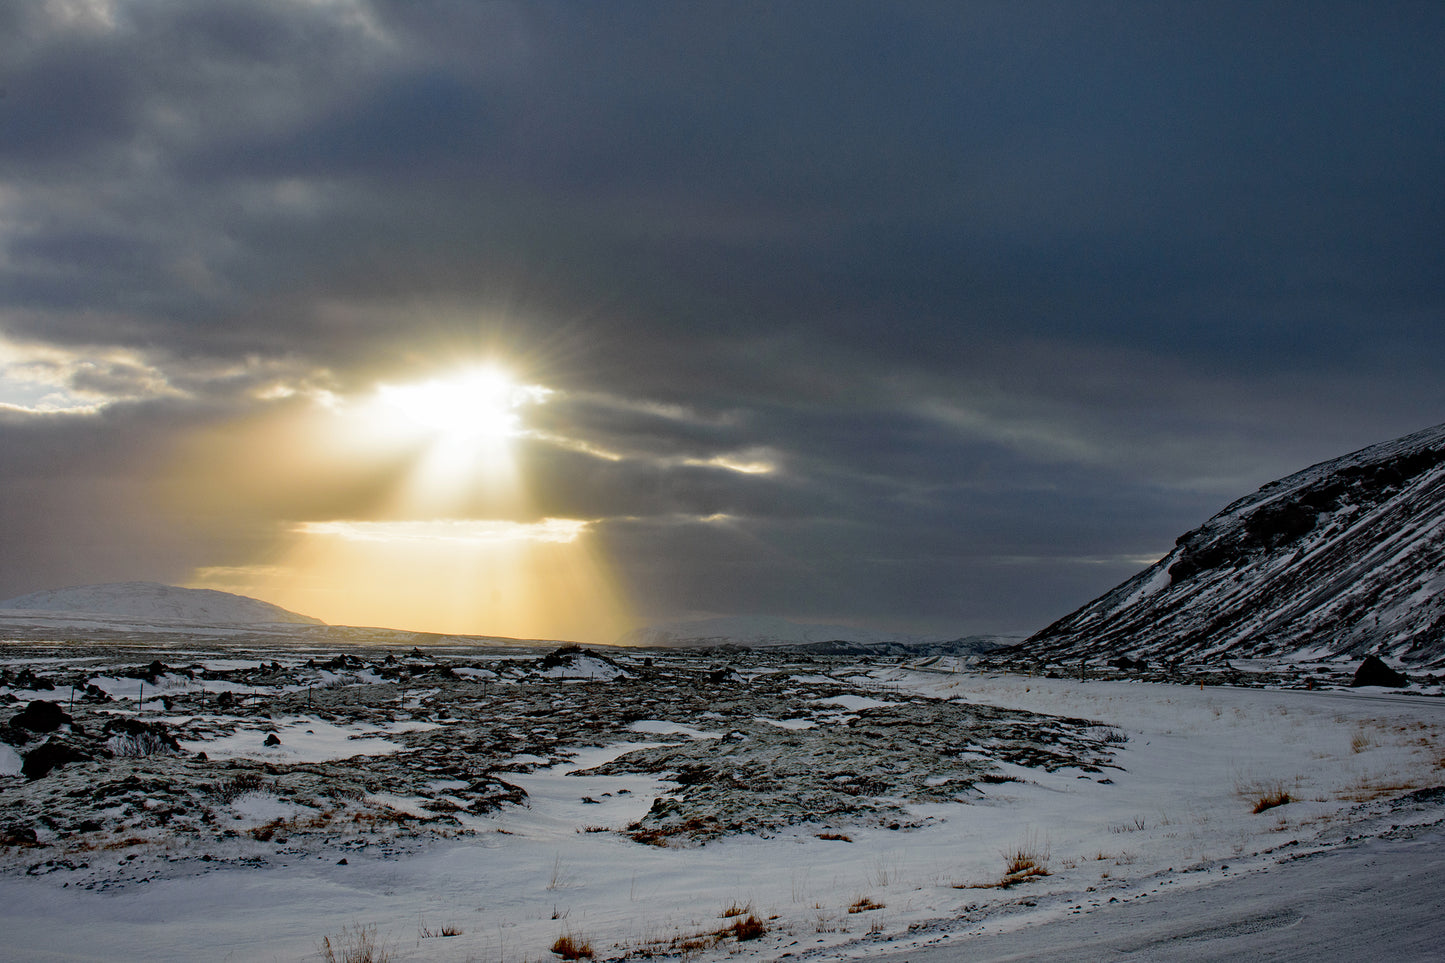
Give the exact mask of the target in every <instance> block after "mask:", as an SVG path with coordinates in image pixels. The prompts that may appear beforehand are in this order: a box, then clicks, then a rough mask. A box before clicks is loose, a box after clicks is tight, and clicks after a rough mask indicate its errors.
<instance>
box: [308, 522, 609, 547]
mask: <svg viewBox="0 0 1445 963" xmlns="http://www.w3.org/2000/svg"><path fill="white" fill-rule="evenodd" d="M590 524H591V523H590V522H586V521H581V520H578V519H573V518H544V519H542V520H541V521H539V522H511V521H500V520H492V519H431V520H425V521H389V522H366V521H325V522H303V523H302V524H300V525H297V526H296V527H295V529H294V531H296V532H298V533H300V534H303V535H329V536H333V537H335V538H343V539H347V540H349V541H354V542H391V543H398V542H409V543H427V542H450V543H458V544H470V545H489V544H497V543H505V542H556V543H559V544H567V543H569V542H573V541H576V540H577V537H578V536H579V535H581V534H582V533H583V532H585V531H587V529H588V527H589V525H590Z"/></svg>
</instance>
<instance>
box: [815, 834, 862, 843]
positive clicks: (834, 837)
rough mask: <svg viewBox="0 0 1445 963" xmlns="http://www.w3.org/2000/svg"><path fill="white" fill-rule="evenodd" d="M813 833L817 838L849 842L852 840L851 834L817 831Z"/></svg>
mask: <svg viewBox="0 0 1445 963" xmlns="http://www.w3.org/2000/svg"><path fill="white" fill-rule="evenodd" d="M815 835H817V837H818V838H819V839H831V840H833V841H835V842H840V843H851V842H852V841H853V837H852V836H845V835H843V834H842V833H817V834H815Z"/></svg>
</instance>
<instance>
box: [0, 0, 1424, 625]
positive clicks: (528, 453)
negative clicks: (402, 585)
mask: <svg viewBox="0 0 1445 963" xmlns="http://www.w3.org/2000/svg"><path fill="white" fill-rule="evenodd" d="M62 9H63V5H59V4H40V3H36V4H17V5H11V6H9V7H7V8H6V9H5V10H4V11H3V12H0V38H3V39H0V63H4V64H5V67H4V76H3V77H0V86H3V88H4V94H5V96H4V97H3V99H0V225H3V226H0V334H5V335H8V336H10V337H11V338H15V339H21V340H29V341H40V342H45V343H48V344H52V345H59V346H70V347H71V348H73V349H74V350H76V351H85V350H90V349H91V347H92V346H110V347H114V348H124V349H128V350H130V351H132V352H134V357H135V358H136V359H138V361H137V364H138V365H139V366H138V367H136V366H133V367H131V368H129V369H127V368H125V367H124V366H121V365H119V364H111V365H110V366H109V367H107V368H105V369H104V370H101V369H93V370H88V371H86V372H75V373H72V374H70V375H67V377H69V378H70V379H71V381H70V384H71V386H72V387H73V388H75V389H76V390H89V391H91V392H92V393H94V394H97V395H99V396H105V397H112V398H115V399H121V400H124V403H125V404H130V405H132V406H133V407H134V411H133V412H131V413H130V414H128V415H126V416H125V417H124V418H121V417H118V416H114V415H112V416H109V420H108V421H107V422H106V424H107V431H109V432H110V433H112V434H115V435H126V434H127V433H132V432H142V433H144V432H151V431H155V432H164V431H166V430H181V429H179V428H175V427H174V425H173V424H172V422H171V421H169V420H167V419H168V418H169V417H170V416H169V415H167V416H165V417H162V415H161V414H160V412H162V411H167V412H168V411H172V410H173V408H174V406H177V405H179V406H181V407H185V405H187V404H189V405H191V406H203V407H205V406H209V407H208V408H207V413H206V414H204V415H203V416H202V415H196V416H195V417H197V418H199V419H201V420H203V421H204V420H206V419H212V418H218V417H220V416H221V412H222V411H236V412H241V411H244V410H246V409H247V407H248V406H255V405H261V404H263V402H262V401H261V400H258V398H260V397H266V396H268V395H267V394H266V391H265V390H264V389H265V388H266V387H267V386H268V385H270V386H272V387H276V388H278V389H279V388H281V387H286V388H287V389H288V390H289V389H290V388H295V387H298V386H299V387H307V386H309V387H311V388H317V387H319V386H322V385H324V386H325V387H326V388H327V389H334V390H337V391H339V392H342V393H345V392H347V391H352V392H359V391H363V390H365V388H366V387H367V386H368V385H369V384H370V383H372V382H373V381H374V380H375V379H378V378H400V377H405V376H407V375H408V374H409V373H413V374H424V373H426V371H427V362H428V359H434V358H437V357H441V356H444V355H446V354H448V353H461V352H473V353H485V352H487V351H493V350H495V351H498V352H500V353H505V354H507V355H509V356H511V357H513V358H516V359H519V362H520V366H521V367H523V368H524V369H525V373H526V376H527V377H529V378H531V379H534V380H536V381H539V382H541V383H544V384H548V385H551V386H554V387H557V388H559V389H560V390H561V396H560V398H559V400H558V401H557V402H556V404H555V405H554V406H545V407H544V408H542V409H538V410H537V411H536V412H535V415H536V417H537V419H538V423H537V426H536V427H538V430H539V431H541V432H543V433H544V434H545V433H546V432H549V431H550V432H552V433H553V434H554V435H556V436H558V437H565V438H570V439H573V440H578V441H582V442H585V443H587V445H591V446H593V447H594V448H595V449H596V450H599V451H601V450H605V451H607V452H610V453H613V454H615V455H620V456H622V458H621V460H620V461H607V460H605V459H602V458H599V457H596V456H595V455H588V454H586V453H585V452H584V451H583V450H579V448H578V447H575V446H574V448H573V449H571V450H569V449H566V448H562V447H558V446H557V445H556V444H548V443H545V442H541V441H537V440H533V441H531V442H529V443H528V444H527V445H525V446H524V447H523V450H522V451H521V452H520V453H519V454H520V457H521V458H522V460H523V464H524V466H525V467H526V469H527V470H528V472H529V473H530V479H531V482H532V484H533V487H534V489H535V495H536V500H537V502H538V505H539V506H540V508H539V510H545V511H547V512H555V513H559V514H565V513H571V514H576V515H579V516H585V517H589V518H609V519H612V521H611V522H608V523H606V524H604V525H603V526H601V527H600V528H599V532H601V533H603V535H604V536H605V538H606V539H607V541H608V544H609V546H610V547H611V549H612V552H613V554H614V555H615V557H616V560H617V564H618V566H619V569H620V570H621V571H622V572H623V573H624V576H625V577H626V578H627V579H628V580H629V582H630V583H631V584H632V586H633V588H634V590H635V591H636V592H637V593H638V594H639V597H642V598H644V599H645V600H646V603H645V606H644V608H645V609H646V610H648V611H651V612H657V613H659V614H663V613H668V612H680V611H705V610H706V611H752V610H770V611H777V612H786V613H791V614H796V615H800V616H813V615H830V616H846V617H856V618H863V619H868V618H873V619H875V620H877V619H885V618H886V619H889V620H898V619H909V618H911V619H913V621H915V622H918V623H920V624H921V623H928V624H931V625H936V626H943V625H945V624H947V625H959V626H960V627H975V628H987V627H1000V628H1028V627H1032V626H1036V625H1038V624H1042V622H1044V621H1047V620H1048V619H1049V618H1050V617H1053V616H1055V615H1058V614H1062V613H1063V612H1064V611H1066V610H1067V609H1069V608H1071V607H1073V605H1075V604H1077V603H1079V602H1082V601H1084V600H1085V598H1087V597H1088V596H1089V595H1090V594H1093V593H1094V592H1096V591H1098V590H1100V589H1102V588H1105V587H1107V586H1108V585H1109V584H1111V583H1112V581H1114V580H1117V578H1118V577H1120V576H1122V575H1125V574H1128V571H1129V570H1130V566H1131V565H1133V564H1134V563H1133V562H1131V561H1129V559H1134V558H1137V557H1138V556H1140V555H1141V554H1148V553H1149V552H1150V551H1154V552H1161V551H1163V550H1164V549H1165V548H1167V546H1168V544H1169V541H1170V539H1171V538H1172V536H1173V535H1175V534H1177V533H1178V532H1179V531H1182V530H1183V529H1184V528H1187V527H1189V526H1190V525H1192V524H1194V523H1196V522H1197V521H1199V520H1200V519H1201V518H1202V517H1203V516H1204V515H1207V514H1208V513H1209V511H1211V510H1212V509H1213V508H1215V507H1218V505H1219V504H1220V503H1222V501H1224V500H1226V499H1228V498H1229V497H1232V496H1234V495H1237V494H1241V493H1242V491H1243V490H1244V489H1246V488H1248V487H1250V486H1252V485H1256V484H1259V483H1261V482H1263V481H1266V480H1268V479H1269V478H1271V477H1274V476H1276V475H1279V474H1283V473H1284V472H1286V471H1289V470H1291V469H1293V468H1297V467H1300V466H1301V465H1302V464H1304V463H1307V462H1309V461H1313V460H1317V459H1321V458H1325V457H1329V456H1331V455H1334V454H1337V453H1339V452H1341V451H1344V450H1347V449H1350V448H1353V447H1358V446H1360V445H1363V444H1366V443H1369V442H1371V441H1375V440H1379V439H1380V438H1383V437H1387V436H1390V435H1393V434H1399V433H1404V432H1405V431H1409V430H1412V429H1415V428H1418V427H1421V426H1422V425H1424V424H1428V423H1431V422H1435V421H1438V420H1440V417H1441V416H1440V399H1439V394H1438V377H1437V375H1436V368H1437V366H1438V359H1439V358H1440V357H1441V356H1442V354H1445V350H1442V349H1445V325H1442V324H1441V323H1440V321H1441V309H1442V305H1445V271H1442V270H1441V267H1442V265H1445V180H1442V178H1441V177H1440V172H1441V171H1442V170H1445V99H1442V98H1441V97H1440V96H1439V92H1440V91H1441V90H1442V89H1445V67H1442V65H1441V62H1440V58H1439V57H1438V51H1439V50H1440V49H1441V47H1442V40H1445V14H1442V13H1441V12H1440V10H1439V8H1438V6H1437V5H1431V4H1407V3H1401V4H1391V5H1389V6H1388V7H1385V8H1380V9H1367V8H1363V7H1360V6H1359V5H1353V4H1339V5H1336V4H1319V3H1313V4H1299V5H1290V4H1285V5H1267V6H1263V7H1262V6H1258V5H1249V4H1246V5H1231V4H1223V5H1210V6H1208V7H1207V8H1201V7H1199V5H1196V4H1169V3H1165V4H1151V5H1148V6H1143V7H1141V6H1138V5H1116V4H1109V3H1100V4H1073V3H1058V4H1055V3H1028V4H994V3H977V4H973V3H970V4H960V3H924V2H916V3H896V4H874V3H837V2H831V3H763V2H759V3H737V4H671V3H608V4H581V3H517V4H511V3H488V4H474V3H460V2H458V3H443V2H435V3H410V2H395V3H386V2H373V3H368V2H363V0H356V2H351V3H334V4H294V3H281V2H266V0H254V2H252V0H218V2H214V3H206V4H195V3H183V2H171V3H165V2H150V3H126V2H118V3H115V4H112V5H109V6H108V7H107V6H106V5H99V6H98V8H97V9H100V10H102V11H104V10H107V9H108V10H109V11H110V12H111V14H112V16H111V18H110V22H106V20H105V18H104V17H100V18H91V19H85V18H83V17H82V18H79V19H74V18H72V19H70V20H67V19H66V18H65V17H64V16H62V15H61V13H60V11H61V10H62ZM71 9H76V8H73V7H72V8H71ZM247 359H250V360H249V361H248V360H247ZM246 364H250V365H251V366H252V367H251V368H250V369H247V370H249V371H251V373H250V374H239V375H237V374H233V375H231V376H229V380H228V377H227V376H224V375H223V374H221V373H220V372H224V371H227V370H233V367H228V366H236V365H240V366H242V367H243V368H244V366H245V365H246ZM147 366H149V367H147ZM235 370H239V369H235ZM156 371H159V372H161V376H162V377H163V379H164V380H165V383H166V385H175V386H178V392H177V395H176V397H174V398H171V399H170V401H168V402H167V403H166V404H159V403H157V400H156V399H157V398H159V397H162V396H165V393H164V392H159V393H158V392H157V391H154V390H151V389H148V388H147V387H146V384H145V379H146V378H147V377H152V376H154V372H156ZM258 372H269V373H268V374H262V373H258ZM268 379H269V380H268ZM152 387H153V386H152ZM281 393H283V392H279V391H278V392H274V393H273V395H270V396H279V395H280V394H281ZM678 412H681V413H682V414H681V415H679V414H678ZM6 417H9V418H11V419H12V421H13V418H14V417H19V416H14V415H13V414H12V415H10V416H6ZM151 420H154V423H155V427H148V425H150V424H151ZM50 424H52V425H53V424H55V422H53V421H52V422H50ZM4 430H5V431H7V432H9V431H18V432H21V434H19V435H14V436H13V437H12V436H9V435H7V444H9V445H11V446H12V447H9V448H8V449H7V454H9V455H10V456H11V457H7V465H6V466H5V467H4V469H3V470H0V482H3V481H4V479H6V478H12V477H14V475H15V472H16V471H17V470H18V469H16V468H15V465H16V464H18V463H19V460H20V459H21V458H23V457H29V456H28V454H27V453H28V452H30V451H31V447H30V446H35V445H42V444H43V445H45V446H48V447H49V448H51V449H53V453H54V460H53V461H50V462H47V464H49V465H50V466H51V468H50V469H49V470H50V471H51V472H53V475H54V477H57V478H59V479H71V478H82V477H97V478H100V477H104V476H105V470H102V468H100V467H98V466H99V456H97V455H96V454H95V453H94V452H93V451H91V450H89V449H88V448H87V447H86V446H85V445H83V444H78V443H77V444H75V445H74V446H70V442H69V441H67V439H71V438H72V437H73V435H72V433H71V431H70V429H68V428H67V429H65V430H59V429H51V430H49V431H47V429H45V428H43V427H36V426H34V425H27V426H25V427H24V428H23V429H22V428H16V427H14V425H12V426H11V427H9V428H5V429H4ZM187 430H189V429H187ZM42 438H43V439H48V440H45V441H43V442H42V441H41V439H42ZM749 453H751V454H749ZM727 457H731V458H755V459H768V460H771V461H773V462H775V467H776V470H775V471H773V472H772V473H769V474H753V475H750V474H744V473H740V472H736V471H730V470H728V469H727V468H725V467H720V466H718V465H712V466H709V465H708V464H707V462H709V461H710V460H712V459H717V458H727ZM137 474H138V475H143V474H144V473H142V472H137ZM76 484H79V483H78V482H77V483H76ZM56 487H57V491H60V490H63V489H65V488H66V484H64V483H61V484H58V485H57V486H56ZM92 494H93V496H94V499H95V501H94V502H93V504H96V505H107V504H111V503H112V502H113V503H114V507H115V510H116V511H120V510H121V505H122V502H123V500H122V499H120V496H119V494H114V495H113V494H112V493H110V492H108V491H107V489H106V486H104V485H102V484H99V483H97V484H96V486H95V487H94V488H93V489H92ZM74 497H75V498H76V499H78V498H80V496H79V495H76V496H74ZM34 498H36V499H38V501H35V502H34V504H33V505H32V507H31V508H30V509H28V510H27V511H28V515H29V517H28V520H27V521H26V522H25V526H24V527H23V529H22V527H21V526H20V522H19V520H18V519H17V518H16V517H14V516H15V512H14V511H12V510H10V509H9V508H8V507H7V508H6V509H4V510H3V511H0V514H3V524H4V525H5V526H6V527H5V528H4V529H3V534H4V537H5V538H7V539H12V538H20V537H22V534H21V533H22V532H23V537H24V539H25V540H26V542H27V544H29V545H31V546H32V549H31V551H32V552H33V553H34V554H35V556H36V557H37V558H40V557H41V556H45V557H50V556H55V555H57V553H58V551H59V550H57V549H48V548H46V547H45V542H46V541H47V538H46V537H44V536H43V534H42V533H44V532H49V533H50V535H49V540H50V541H53V542H55V543H56V544H62V543H64V541H65V540H66V539H67V538H71V537H74V535H75V529H76V526H75V525H73V524H71V523H70V522H68V521H67V520H66V519H67V517H70V515H69V514H68V513H71V512H72V510H71V509H70V508H67V507H65V506H67V505H70V504H71V503H70V502H61V501H56V502H55V503H53V504H51V503H48V502H46V501H45V499H44V497H43V496H42V495H35V496H34ZM47 505H49V506H50V507H49V508H47ZM719 514H720V515H727V516H729V521H727V522H725V523H724V522H703V521H699V519H704V518H707V517H709V516H712V515H719ZM105 517H106V513H105V512H104V511H101V510H99V509H97V510H96V511H95V512H94V514H93V517H89V519H88V523H87V524H88V526H89V527H88V529H87V530H88V531H90V532H92V533H93V534H92V536H91V537H93V538H94V539H103V538H104V537H107V536H104V535H103V534H95V533H104V532H106V531H112V532H113V536H111V537H114V538H119V537H120V533H121V529H122V527H121V526H112V527H111V528H109V529H108V528H107V526H106V524H105V523H104V522H103V519H104V518H105ZM37 518H39V519H47V521H45V522H39V521H36V520H35V519H37ZM125 535H126V537H135V538H138V539H139V541H142V542H143V541H145V539H144V537H142V536H137V535H135V533H132V532H130V531H129V530H128V529H127V530H126V532H125ZM177 540H179V541H181V542H184V537H183V536H180V535H177V536H175V537H168V538H167V539H164V540H160V541H163V542H164V544H161V545H158V547H156V548H155V550H154V551H147V552H146V555H147V557H153V558H155V559H156V560H157V562H156V564H157V565H162V564H163V563H162V561H161V560H162V559H166V558H171V559H173V558H176V557H182V556H183V557H185V558H186V559H187V560H188V561H189V560H190V559H191V558H192V557H193V556H195V555H197V554H204V552H202V551H200V550H199V549H195V548H194V547H192V548H189V549H186V550H184V551H180V552H178V553H176V549H175V542H176V541H177ZM47 553H49V555H47ZM168 553H175V554H168ZM239 561H244V559H242V560H239ZM225 563H226V564H231V563H238V560H237V559H227V560H226V562H225ZM165 564H170V563H165ZM46 565H49V567H48V568H47V567H46ZM170 568H175V566H174V565H173V564H170ZM55 569H56V565H54V564H50V563H48V562H47V563H45V564H43V565H42V564H40V563H39V562H37V563H36V566H35V567H26V566H15V567H9V566H7V567H5V568H4V569H3V570H0V593H3V592H4V591H5V589H6V588H10V589H12V590H13V591H15V592H19V591H21V590H26V589H30V588H42V587H49V584H48V583H46V582H44V580H43V579H42V576H41V575H40V574H39V573H40V572H42V571H43V572H47V573H49V572H53V571H54V570H55ZM45 577H46V578H49V577H50V576H49V575H46V576H45ZM172 577H174V576H172ZM789 585H791V586H793V588H792V589H788V588H785V587H784V586H789Z"/></svg>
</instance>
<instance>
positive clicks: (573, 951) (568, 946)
mask: <svg viewBox="0 0 1445 963" xmlns="http://www.w3.org/2000/svg"><path fill="white" fill-rule="evenodd" d="M552 952H553V953H556V954H557V955H558V956H560V957H562V959H564V960H590V959H592V944H591V943H590V942H588V941H587V940H584V939H578V938H577V937H575V936H573V935H572V934H571V933H563V934H562V935H561V936H559V937H557V942H555V943H553V944H552Z"/></svg>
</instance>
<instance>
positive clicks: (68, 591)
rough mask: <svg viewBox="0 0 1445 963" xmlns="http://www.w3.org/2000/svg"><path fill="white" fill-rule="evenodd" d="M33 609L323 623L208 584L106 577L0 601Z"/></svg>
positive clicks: (4, 607)
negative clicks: (195, 586)
mask: <svg viewBox="0 0 1445 963" xmlns="http://www.w3.org/2000/svg"><path fill="white" fill-rule="evenodd" d="M24 612H35V613H45V614H47V615H49V614H64V615H87V616H105V617H110V618H123V619H128V620H133V621H147V620H156V621H160V622H194V623H199V624H207V625H212V624H220V625H252V624H290V625H325V624H326V623H325V622H322V621H321V620H320V619H315V618H312V617H311V616H309V615H300V614H298V613H296V612H292V611H289V610H287V609H283V608H281V606H279V605H272V604H271V603H270V602H263V601H261V600H260V599H253V598H248V597H247V596H244V595H233V594H232V593H230V592H218V591H216V590H214V589H188V588H179V587H177V586H175V585H162V584H160V583H158V582H110V583H107V584H104V585H77V586H74V587H71V588H63V589H53V590H49V591H43V592H31V593H30V594H28V595H21V596H19V597H17V598H13V599H7V600H6V601H3V602H0V613H3V614H5V615H18V614H20V613H24Z"/></svg>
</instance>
